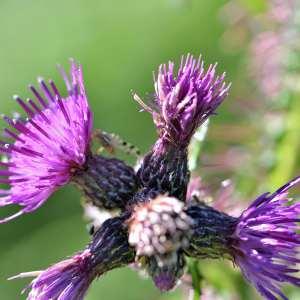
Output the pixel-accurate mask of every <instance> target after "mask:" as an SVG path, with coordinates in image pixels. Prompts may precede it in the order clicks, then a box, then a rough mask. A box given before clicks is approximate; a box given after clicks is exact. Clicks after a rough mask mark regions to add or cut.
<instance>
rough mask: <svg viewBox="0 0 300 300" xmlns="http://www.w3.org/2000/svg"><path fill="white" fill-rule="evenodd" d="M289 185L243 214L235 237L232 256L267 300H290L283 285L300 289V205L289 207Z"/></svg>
mask: <svg viewBox="0 0 300 300" xmlns="http://www.w3.org/2000/svg"><path fill="white" fill-rule="evenodd" d="M299 182H300V177H297V178H295V179H294V180H292V181H290V182H289V183H287V184H286V185H284V186H283V187H281V188H280V189H278V190H277V191H276V192H275V193H273V194H269V193H265V194H263V195H261V196H260V197H258V198H257V199H256V200H255V201H254V202H253V203H252V204H251V205H250V207H249V208H248V209H247V210H245V211H244V212H243V214H242V215H241V216H240V218H239V220H238V225H237V227H236V229H235V232H234V234H233V235H232V238H233V241H232V243H231V247H232V251H233V252H232V255H233V257H234V261H235V263H236V264H237V265H238V266H239V267H240V268H241V270H242V272H243V274H244V276H245V277H246V278H247V279H248V280H249V281H250V282H251V283H252V284H253V285H254V286H255V287H256V288H257V290H258V291H259V292H260V293H261V294H262V295H263V296H264V297H265V298H266V299H270V300H273V299H277V297H278V296H279V297H281V298H282V299H287V297H285V296H284V294H283V293H282V292H281V284H282V283H290V284H293V285H296V286H300V278H299V277H296V276H295V275H296V273H298V274H299V267H297V266H296V264H297V263H300V258H299V255H300V251H299V249H300V235H299V230H300V226H299V222H300V218H299V215H300V203H294V204H289V203H288V202H289V199H288V198H287V194H288V190H289V189H290V188H292V187H293V186H294V185H296V184H298V183H299Z"/></svg>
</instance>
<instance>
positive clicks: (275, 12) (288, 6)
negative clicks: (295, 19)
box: [269, 0, 296, 24]
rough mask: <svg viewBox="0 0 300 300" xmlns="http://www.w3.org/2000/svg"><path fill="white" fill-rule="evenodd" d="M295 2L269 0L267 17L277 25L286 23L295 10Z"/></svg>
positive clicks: (293, 0) (290, 0)
mask: <svg viewBox="0 0 300 300" xmlns="http://www.w3.org/2000/svg"><path fill="white" fill-rule="evenodd" d="M295 2H296V1H295V0H271V1H270V11H269V15H270V17H271V18H272V19H274V20H275V21H276V22H278V23H283V24H284V23H288V22H289V20H290V18H291V17H292V16H293V12H294V10H295Z"/></svg>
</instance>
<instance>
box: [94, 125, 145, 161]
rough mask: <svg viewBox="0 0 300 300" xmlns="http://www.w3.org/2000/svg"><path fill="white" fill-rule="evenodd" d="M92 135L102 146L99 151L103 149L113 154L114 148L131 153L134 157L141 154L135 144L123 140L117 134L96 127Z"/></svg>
mask: <svg viewBox="0 0 300 300" xmlns="http://www.w3.org/2000/svg"><path fill="white" fill-rule="evenodd" d="M94 137H95V138H96V139H97V140H98V141H99V143H100V144H101V146H102V147H101V148H100V149H99V151H102V150H103V149H104V150H106V151H108V152H109V153H110V154H114V153H115V152H116V150H117V149H119V150H121V151H123V152H124V153H126V154H128V155H133V156H136V157H140V156H141V151H140V150H139V149H138V148H137V147H136V146H134V145H132V144H130V143H128V142H126V141H124V140H123V139H122V138H121V137H119V136H118V135H117V134H114V133H108V132H105V131H102V130H100V129H97V130H95V132H94Z"/></svg>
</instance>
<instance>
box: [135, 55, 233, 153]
mask: <svg viewBox="0 0 300 300" xmlns="http://www.w3.org/2000/svg"><path fill="white" fill-rule="evenodd" d="M215 73H216V64H215V65H210V66H209V68H208V69H207V71H205V70H204V63H203V61H202V60H201V58H199V59H198V60H197V59H195V58H194V57H193V56H192V55H190V54H188V55H187V56H186V57H184V56H183V57H182V59H181V64H180V67H179V69H178V71H177V74H175V72H174V63H173V62H171V61H170V62H169V64H168V66H167V65H166V64H162V65H160V67H159V70H158V75H157V77H156V78H155V79H154V80H155V83H154V84H155V99H154V101H153V103H151V104H150V106H147V105H145V104H143V102H142V101H141V100H140V99H139V98H138V96H137V95H135V99H136V100H137V101H138V102H139V103H140V104H141V105H142V106H143V107H144V108H145V109H146V110H148V111H149V112H150V113H151V114H152V116H153V119H154V123H155V125H156V127H157V129H158V131H159V135H160V138H161V142H169V143H172V144H175V145H178V146H180V147H186V146H187V145H188V143H189V141H190V138H191V137H192V135H193V133H194V132H195V130H196V129H197V128H198V127H199V126H200V125H201V124H202V123H203V122H204V121H205V120H206V119H207V118H208V117H209V116H210V115H212V114H214V112H215V110H216V108H217V107H218V106H219V105H220V103H221V102H222V101H223V100H224V99H225V97H226V96H227V94H228V90H229V85H226V84H225V83H224V78H225V73H224V74H222V75H221V76H220V77H219V76H216V75H215Z"/></svg>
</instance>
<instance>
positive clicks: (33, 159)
mask: <svg viewBox="0 0 300 300" xmlns="http://www.w3.org/2000/svg"><path fill="white" fill-rule="evenodd" d="M61 72H62V74H63V78H64V81H65V83H66V86H67V89H68V95H67V96H66V97H62V96H61V94H60V92H59V91H58V89H57V88H56V86H55V85H54V83H53V82H52V81H50V87H49V86H47V84H46V83H45V81H43V80H40V90H41V92H38V91H37V90H36V89H35V88H33V87H30V89H31V90H32V92H33V94H34V96H35V97H36V101H33V100H30V99H29V100H28V101H27V102H24V101H23V100H21V98H19V97H16V100H17V101H18V102H19V103H20V105H21V107H22V108H23V109H24V110H25V112H26V113H27V114H28V118H27V119H26V120H24V121H21V120H16V121H14V120H11V119H9V118H7V117H4V119H5V120H6V121H7V123H8V124H9V126H10V127H11V129H6V130H5V131H6V133H7V134H8V137H9V138H10V139H11V138H12V141H11V142H6V141H3V142H1V145H2V146H1V148H0V149H1V152H3V153H4V154H5V155H6V156H7V159H6V162H4V163H2V164H1V166H2V170H1V171H0V172H1V173H0V174H1V176H2V177H4V178H3V179H1V183H4V184H8V185H9V188H7V189H4V190H1V198H0V203H1V205H2V206H5V205H10V204H18V205H20V206H21V207H22V208H21V210H20V212H18V213H17V214H16V215H13V216H11V217H8V218H6V219H4V220H2V222H6V221H9V220H11V219H13V218H15V217H17V216H19V215H21V214H24V213H28V212H32V211H33V210H35V209H37V208H38V207H39V206H40V205H42V204H43V203H44V202H45V201H46V200H47V199H48V198H49V196H50V195H51V193H52V192H53V191H55V190H56V189H58V188H60V187H62V186H64V185H65V184H67V183H69V182H70V183H74V184H75V185H76V186H77V187H78V188H79V190H80V191H81V192H82V194H83V196H84V198H85V199H86V200H85V201H86V202H87V203H88V204H89V205H93V206H95V207H96V208H99V209H106V210H111V209H118V210H119V214H118V215H117V216H115V217H111V218H110V219H108V220H106V221H105V222H104V223H103V224H102V225H101V226H100V227H99V228H96V229H95V231H94V232H92V233H91V241H90V243H89V244H88V245H87V246H86V247H85V248H84V249H82V250H81V251H79V252H78V253H76V254H75V255H73V256H71V257H69V258H67V259H66V260H63V261H61V262H59V263H57V264H54V265H52V266H51V267H49V268H48V269H46V270H44V271H37V272H29V273H21V274H19V275H17V276H15V277H13V278H22V277H27V276H32V275H33V276H35V277H36V278H35V279H33V281H32V282H31V283H30V284H29V286H28V287H27V289H26V291H28V299H30V300H34V299H38V300H46V299H57V300H58V299H60V300H80V299H83V298H84V296H85V294H86V292H87V290H88V288H89V286H90V284H91V283H92V282H93V280H95V279H96V278H98V277H101V276H102V275H103V274H105V273H106V272H108V271H110V270H112V269H115V268H119V267H123V266H127V265H129V264H132V263H136V264H137V265H138V266H139V267H140V268H143V269H145V270H146V272H147V273H148V275H149V276H150V277H151V278H152V280H153V282H154V284H155V286H156V287H157V288H158V289H160V290H161V291H164V292H165V291H169V290H171V289H173V288H174V287H175V286H176V285H177V283H178V282H179V280H180V278H181V277H182V275H183V274H184V272H185V271H186V259H187V258H188V257H191V258H194V259H197V260H202V259H206V258H212V259H223V258H225V259H229V260H231V261H232V262H233V263H234V264H235V265H237V266H238V267H239V268H240V269H241V271H242V273H243V275H244V276H245V278H246V279H247V280H248V281H249V282H250V283H251V284H253V286H254V287H255V288H256V289H257V291H258V292H259V293H260V294H261V295H262V296H263V297H264V298H265V299H271V300H272V299H277V297H281V298H282V299H287V298H286V297H285V296H284V294H283V292H282V291H281V285H282V284H283V283H290V284H293V285H296V286H300V279H299V277H298V276H297V272H298V271H299V270H298V269H297V263H299V262H300V261H299V257H298V255H299V247H298V246H299V243H300V236H299V234H298V231H299V229H300V228H299V214H300V206H299V203H294V204H290V203H288V202H289V199H288V198H287V194H288V191H289V189H290V188H292V187H293V186H295V185H296V184H297V183H298V182H299V181H300V177H298V178H295V179H294V180H292V181H290V182H289V183H287V184H286V185H284V186H283V187H281V188H279V189H278V190H277V191H276V192H274V193H272V194H270V193H265V194H263V195H261V196H259V197H258V198H257V199H256V200H255V201H254V202H253V203H252V204H251V205H250V206H249V207H248V208H247V209H246V210H244V212H243V213H242V214H241V215H240V216H239V217H233V216H230V215H228V214H226V213H224V212H221V211H218V210H217V209H216V208H213V207H211V206H209V205H207V204H206V203H204V202H203V199H201V195H195V194H193V193H187V190H188V184H189V182H190V170H189V168H188V146H189V144H190V142H191V138H192V137H193V135H194V133H195V132H196V130H197V129H198V128H199V127H201V126H202V125H203V124H204V122H205V121H207V120H208V118H210V117H212V116H214V115H215V113H216V110H217V108H218V106H219V105H220V104H221V103H222V101H223V100H224V99H225V98H226V96H227V94H228V92H229V87H230V86H229V85H228V84H226V83H225V82H224V80H225V74H222V75H220V76H217V75H216V65H211V66H209V67H208V68H207V69H205V68H204V63H203V61H202V59H201V58H199V59H195V58H194V57H193V56H191V55H187V56H186V57H183V58H182V60H181V63H180V66H179V68H178V71H177V72H176V71H175V67H174V63H173V62H169V63H168V64H163V65H161V66H160V67H159V69H158V73H157V76H156V77H155V80H154V88H155V93H154V97H153V99H152V100H151V101H150V102H149V103H145V102H144V101H143V100H142V99H141V98H140V97H139V96H138V95H137V94H134V99H135V100H137V101H138V102H139V104H141V106H142V108H143V109H144V110H146V111H147V112H149V113H150V114H151V115H152V117H153V121H154V124H155V126H156V129H157V133H158V138H157V140H156V142H155V143H154V145H153V146H152V147H151V149H150V150H149V152H148V153H146V154H145V155H144V156H143V158H142V159H141V161H140V163H139V165H138V166H137V167H136V168H135V169H134V168H132V167H131V166H128V165H127V164H126V163H125V162H123V161H121V160H118V159H116V158H107V157H105V156H104V155H102V154H98V153H94V151H93V148H92V147H91V143H92V141H93V140H94V139H93V135H92V132H93V128H92V126H93V117H92V113H91V111H90V108H89V105H88V100H87V95H86V93H85V90H84V83H83V77H82V70H81V66H78V65H77V64H76V63H75V62H72V63H71V71H70V78H69V76H67V75H66V74H65V72H63V71H61ZM211 121H213V120H211Z"/></svg>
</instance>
